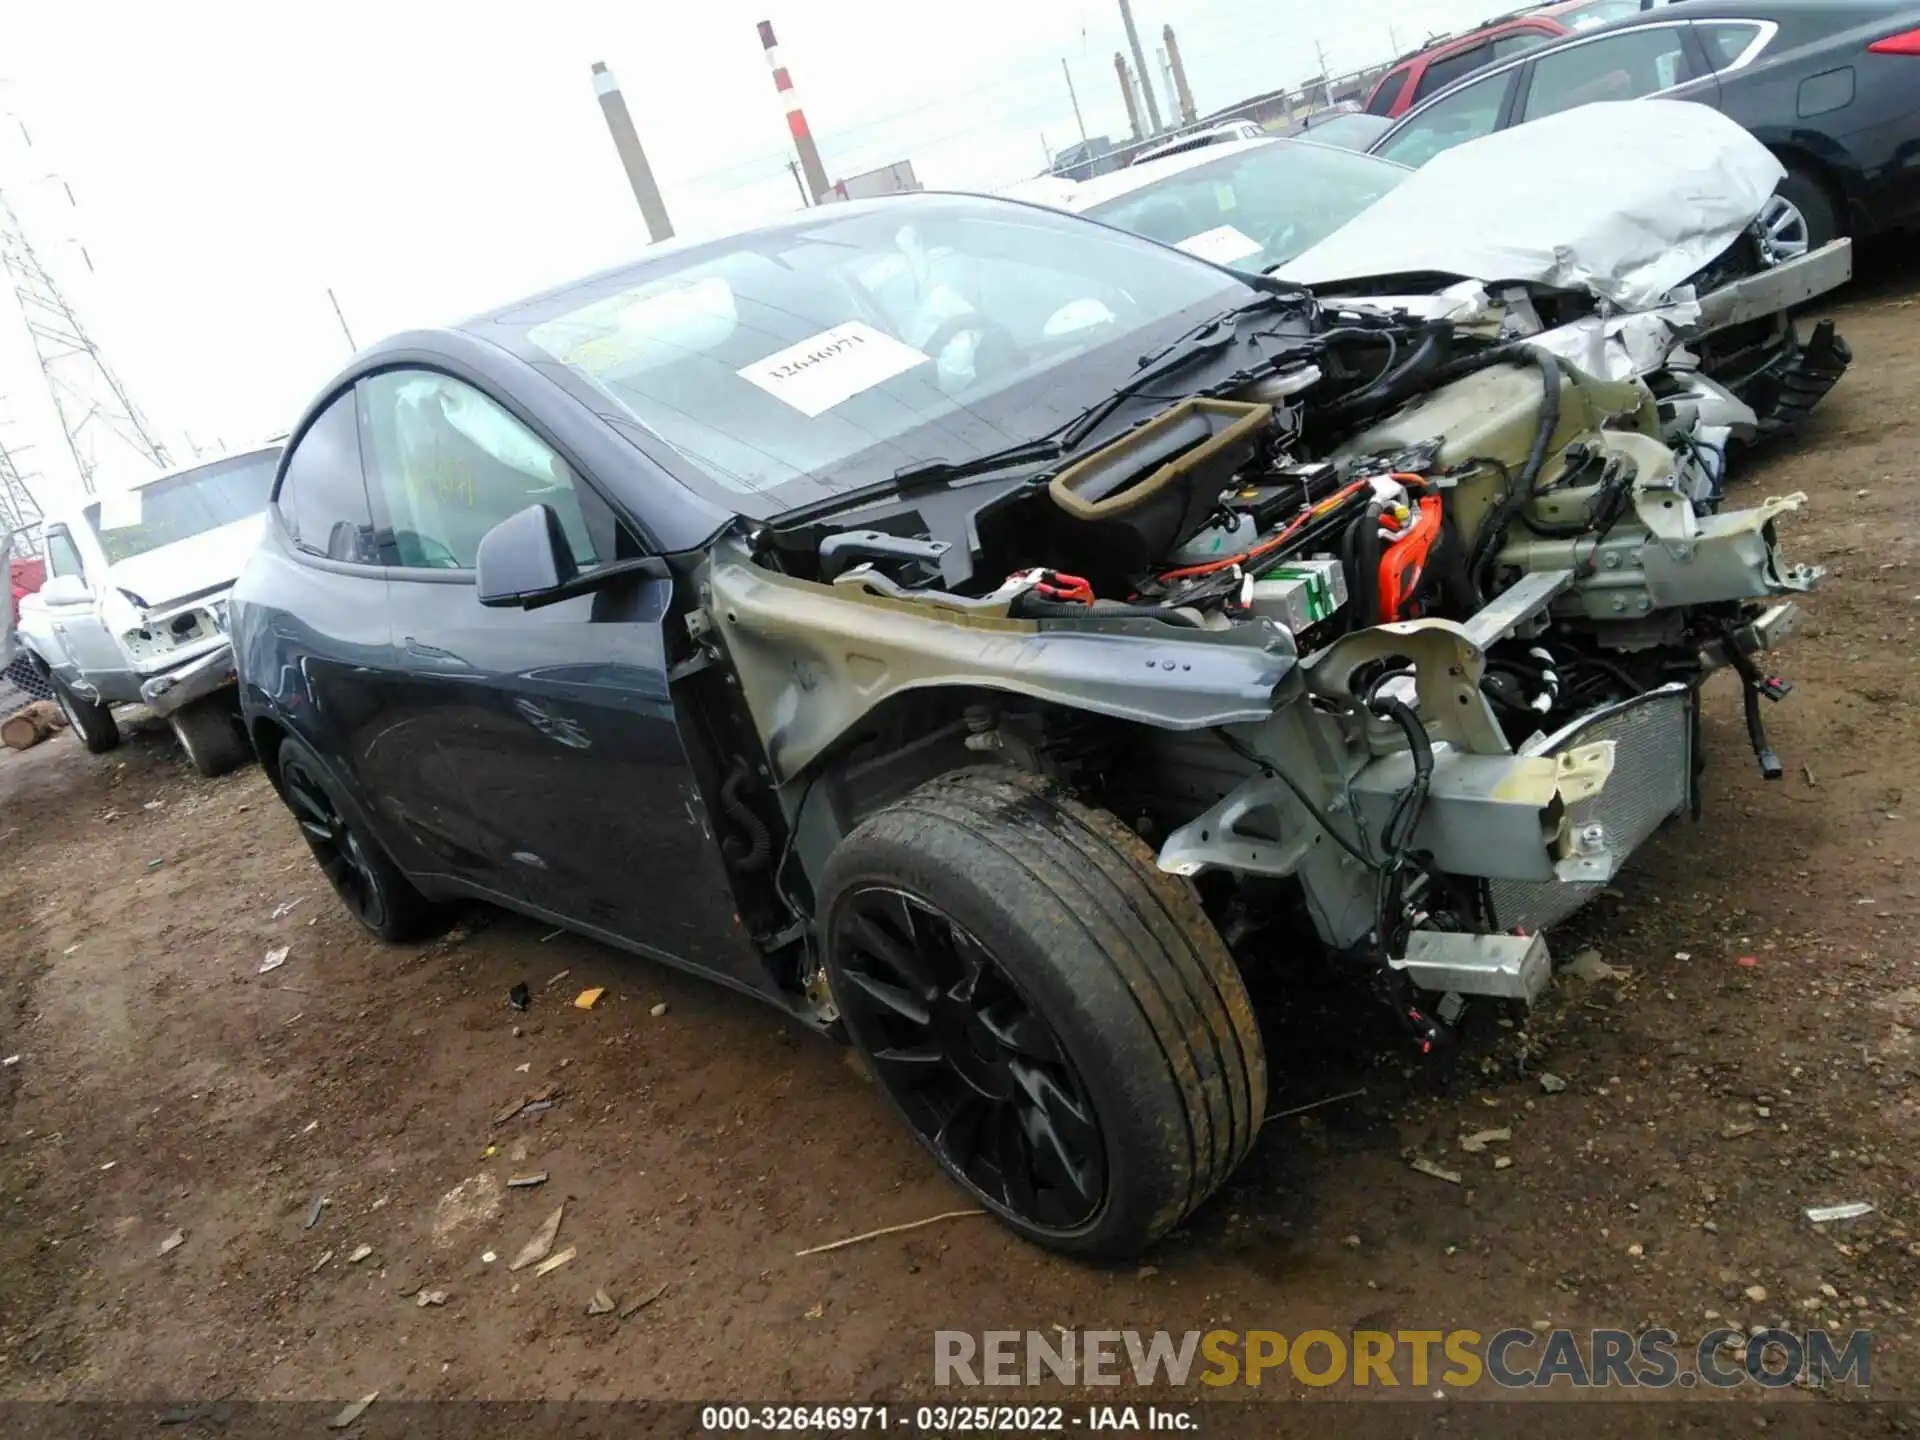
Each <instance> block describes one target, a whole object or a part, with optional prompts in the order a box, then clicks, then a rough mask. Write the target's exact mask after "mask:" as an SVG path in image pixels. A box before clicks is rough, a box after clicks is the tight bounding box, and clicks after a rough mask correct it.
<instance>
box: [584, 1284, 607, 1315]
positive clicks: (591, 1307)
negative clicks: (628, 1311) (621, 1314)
mask: <svg viewBox="0 0 1920 1440" xmlns="http://www.w3.org/2000/svg"><path fill="white" fill-rule="evenodd" d="M587 1313H588V1314H589V1315H610V1314H612V1313H613V1297H612V1296H611V1295H609V1294H607V1292H606V1291H604V1290H596V1291H594V1292H593V1298H592V1299H591V1300H589V1301H587Z"/></svg>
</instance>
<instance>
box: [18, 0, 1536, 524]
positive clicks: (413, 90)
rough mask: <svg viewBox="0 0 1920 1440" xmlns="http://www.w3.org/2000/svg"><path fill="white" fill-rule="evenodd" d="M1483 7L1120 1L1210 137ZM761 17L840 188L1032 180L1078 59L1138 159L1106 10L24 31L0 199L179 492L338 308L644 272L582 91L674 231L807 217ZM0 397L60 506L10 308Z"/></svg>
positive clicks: (248, 15)
mask: <svg viewBox="0 0 1920 1440" xmlns="http://www.w3.org/2000/svg"><path fill="white" fill-rule="evenodd" d="M1498 8H1499V7H1498V5H1497V4H1495V3H1494V0H1341V3H1339V4H1337V5H1328V4H1324V3H1318V0H1135V16H1136V19H1137V22H1138V24H1139V26H1140V29H1141V32H1142V34H1141V39H1142V41H1143V43H1144V44H1145V45H1146V46H1147V49H1148V53H1149V64H1150V65H1151V64H1152V63H1153V60H1152V55H1153V52H1154V50H1156V49H1157V48H1158V44H1159V36H1160V30H1161V26H1162V25H1165V24H1172V25H1173V26H1174V28H1175V31H1176V33H1177V34H1178V36H1179V40H1180V46H1181V49H1182V51H1183V52H1184V54H1185V58H1186V63H1187V71H1188V76H1189V79H1190V81H1191V83H1192V88H1193V90H1194V95H1195V100H1196V102H1197V104H1198V105H1199V107H1200V109H1201V110H1202V111H1203V112H1205V111H1208V110H1212V109H1217V108H1219V107H1222V106H1225V105H1229V104H1231V103H1233V102H1235V101H1237V100H1239V99H1242V98H1244V97H1246V96H1248V95H1250V94H1254V93H1258V92H1260V91H1263V90H1271V89H1278V88H1281V87H1283V86H1289V85H1293V84H1296V83H1298V82H1299V81H1300V80H1302V79H1303V78H1305V77H1307V76H1309V75H1311V74H1313V73H1315V72H1316V71H1317V70H1318V68H1319V62H1318V60H1317V58H1316V54H1315V44H1316V42H1317V43H1319V44H1321V45H1323V46H1324V47H1325V49H1326V53H1327V60H1328V63H1329V66H1330V68H1331V69H1332V70H1334V71H1335V72H1339V71H1342V70H1349V69H1356V68H1358V67H1360V66H1361V65H1364V64H1367V63H1371V62H1373V61H1376V60H1379V59H1381V58H1384V57H1385V56H1386V55H1387V54H1388V53H1389V52H1390V47H1391V46H1392V45H1393V44H1394V43H1395V42H1396V41H1397V42H1398V44H1399V45H1401V46H1402V47H1403V48H1404V47H1409V46H1411V45H1413V44H1415V43H1417V42H1418V41H1419V40H1421V39H1422V38H1423V37H1424V36H1425V34H1426V33H1427V32H1428V31H1429V30H1435V29H1452V28H1459V27H1460V26H1462V25H1465V24H1468V23H1471V22H1473V21H1474V20H1476V19H1478V18H1481V16H1482V15H1483V14H1484V13H1486V12H1489V11H1492V10H1495V9H1498ZM908 14H911V15H912V16H913V18H912V20H911V21H908V20H906V19H905V18H903V17H905V16H906V15H908ZM762 19H771V20H772V21H773V23H774V26H775V28H776V30H777V31H778V33H779V38H780V42H781V48H782V51H783V56H784V59H785V61H786V63H787V65H788V67H789V68H790V70H791V71H792V73H793V76H794V80H795V83H796V85H797V86H798V88H799V90H800V93H801V96H802V99H803V100H804V102H805V105H806V109H807V114H808V118H809V120H810V121H811V122H812V126H813V130H814V133H815V135H816V137H817V138H818V140H819V143H820V149H821V152H822V155H823V158H824V160H825V163H826V167H827V171H828V173H829V175H831V176H840V175H845V174H849V173H853V172H855V171H858V170H862V169H866V168H869V167H872V166H875V165H880V164H884V163H887V162H889V161H893V160H899V159H910V160H912V161H913V162H914V164H915V167H916V169H917V171H918V174H919V176H920V178H921V180H922V181H923V182H925V183H926V184H928V185H929V186H931V187H936V188H987V187H992V186H994V185H998V184H1006V183H1011V182H1012V181H1015V180H1017V179H1019V178H1021V177H1022V176H1025V175H1029V174H1032V173H1035V172H1037V171H1038V170H1040V169H1041V168H1042V166H1043V164H1044V160H1045V150H1044V148H1043V137H1044V142H1045V144H1046V145H1048V146H1051V147H1052V148H1054V149H1059V148H1061V147H1063V146H1065V145H1067V144H1069V143H1071V142H1073V141H1075V140H1077V139H1078V138H1079V132H1078V130H1077V128H1076V126H1075V123H1074V119H1073V111H1072V108H1071V105H1070V103H1069V101H1068V96H1067V90H1066V82H1065V80H1064V79H1063V77H1062V74H1061V67H1060V62H1061V60H1062V59H1065V60H1066V61H1067V63H1068V65H1069V66H1070V67H1071V69H1072V72H1073V77H1074V83H1075V85H1076V87H1077V89H1078V93H1079V98H1080V105H1081V109H1082V112H1083V114H1084V117H1085V121H1086V125H1087V128H1088V130H1089V131H1090V132H1091V133H1095V134H1098V133H1106V134H1110V135H1115V136H1119V135H1121V134H1123V133H1124V132H1125V128H1126V121H1125V112H1124V110H1123V109H1122V105H1121V99H1120V91H1119V87H1118V83H1117V81H1116V80H1115V78H1114V72H1113V54H1114V51H1115V50H1116V49H1118V48H1120V47H1121V46H1122V44H1123V43H1124V41H1123V36H1122V32H1121V28H1120V22H1119V14H1118V9H1117V5H1116V4H1115V0H970V3H969V4H967V5H966V6H964V7H937V8H917V7H904V6H901V5H899V4H898V3H893V0H699V3H694V4H687V5H677V4H663V3H660V0H548V3H547V4H545V5H541V6H533V5H528V4H524V3H512V4H509V3H506V0H466V3H457V0H332V3H329V4H326V5H314V6H301V7H299V8H298V9H296V8H295V7H292V6H289V5H285V4H278V5H276V4H262V3H260V0H250V3H244V4H243V3H237V0H172V3H164V4H156V3H149V0H91V3H89V0H69V3H43V4H32V5H30V4H28V3H26V0H15V3H12V4H9V5H8V6H7V7H6V14H5V18H4V19H0V81H4V83H0V188H3V189H4V190H5V192H6V194H7V195H8V197H9V198H10V199H11V200H12V201H13V203H14V205H15V207H16V209H18V210H19V212H20V213H21V215H22V217H23V218H24V219H25V221H26V222H27V225H28V227H29V229H30V232H31V234H32V237H33V239H34V242H35V244H36V246H37V247H38V249H39V250H40V251H41V252H42V255H43V258H44V259H45V260H47V262H48V263H49V266H50V268H52V269H54V270H55V272H56V274H57V276H58V278H59V279H60V281H61V283H62V284H63V286H64V287H65V288H66V289H67V291H68V293H69V298H71V299H72V300H73V302H74V304H75V306H76V308H77V309H79V310H80V311H81V312H82V316H83V319H84V320H85V322H86V323H87V325H88V326H89V328H90V329H91V330H92V331H93V333H94V336H95V338H96V339H97V340H98V341H99V342H100V343H101V345H102V346H103V347H104V348H105V349H106V351H107V353H108V356H109V358H110V360H111V362H112V364H113V365H114V367H115V369H116V370H117V371H118V373H119V375H120V378H121V380H122V381H123V382H124V383H125V385H126V387H127V389H128V390H129V392H130V393H131V394H132V395H133V397H134V399H135V401H136V403H137V404H138V405H139V406H140V408H141V409H142V410H143V411H144V412H145V414H146V416H147V418H148V419H149V421H150V422H151V423H152V426H153V428H154V429H155V431H156V432H157V433H158V435H159V437H160V438H161V440H162V442H163V443H164V444H165V445H166V446H167V447H168V448H169V449H170V450H171V451H172V452H173V455H174V458H175V459H176V461H182V460H185V459H188V458H191V454H192V452H191V451H190V450H189V448H188V443H189V437H190V439H191V441H192V442H193V443H194V444H197V445H199V446H200V447H202V448H204V449H206V450H208V451H211V450H212V449H214V448H215V447H216V446H217V445H218V444H221V443H224V444H225V445H226V446H228V447H229V448H233V447H239V446H243V445H246V444H250V443H254V442H256V441H259V440H261V439H264V438H266V437H267V436H269V435H272V434H274V433H276V432H279V431H283V430H285V429H286V428H287V427H288V426H289V425H290V424H291V423H292V422H293V420H294V419H295V417H296V416H297V414H298V412H299V410H300V408H301V406H302V405H303V404H304V402H305V401H306V400H307V399H308V398H310V396H311V394H312V392H313V391H314V390H315V389H316V388H317V386H318V385H319V384H320V383H322V382H323V381H324V380H325V378H326V376H327V375H328V374H329V373H330V372H331V371H332V370H333V369H334V368H336V367H337V366H339V365H340V364H342V363H343V362H344V361H345V360H346V359H347V358H348V355H349V353H350V351H349V349H348V345H347V342H346V339H345V337H344V336H343V335H342V334H341V330H340V324H339V322H338V321H337V320H336V319H335V317H334V313H333V310H332V307H331V306H330V305H329V303H328V300H327V293H326V292H327V287H329V286H331V287H333V289H334V291H335V293H336V294H337V295H338V297H339V300H340V304H341V306H342V308H343V309H344V311H345V314H346V318H347V321H348V323H349V325H350V326H351V328H352V332H353V338H354V339H355V340H356V341H357V342H358V343H360V344H362V345H365V344H368V343H370V342H371V341H373V340H376V339H378V338H380V337H381V336H383V335H387V334H391V333H393V332H394V331H397V330H401V329H406V328H409V327H412V326H416V325H432V324H437V323H444V322H448V321H452V320H457V319H459V318H461V317H463V316H465V315H468V314H471V313H473V312H475V311H477V310H481V309H484V308H486V307H488V306H491V305H494V304H496V303H500V302H503V301H507V300H511V299H513V298H515V297H516V296H518V295H521V294H524V293H527V292H529V291H532V290H535V289H538V288H540V287H542V286H545V285H548V284H551V283H555V282H558V281H561V280H565V279H567V278H569V277H571V276H574V275H578V274H581V273H583V272H586V271H589V270H592V269H595V268H598V267H601V266H604V265H608V264H612V263H615V262H617V261H619V260H621V259H622V258H624V257H628V256H631V255H633V254H635V253H636V252H637V251H638V250H639V249H640V248H641V247H643V246H644V244H645V243H646V232H645V229H644V227H643V225H642V224H641V221H640V217H639V213H638V210H637V209H636V207H635V205H634V203H633V199H632V195H631V193H630V192H629V191H628V189H627V187H626V182H625V179H624V177H623V175H622V174H621V171H620V169H619V165H618V162H617V160H616V158H615V156H614V153H613V149H612V144H611V142H610V141H609V139H608V138H607V133H606V129H605V125H604V123H603V121H602V119H601V115H600V110H599V107H598V105H597V104H596V102H595V99H594V94H593V89H592V84H591V81H590V78H589V67H590V66H591V64H592V62H594V61H596V60H604V61H605V62H607V64H608V65H609V66H611V67H612V69H613V71H614V73H615V75H616V76H617V77H618V78H619V80H620V83H621V85H622V87H623V89H624V91H625V93H626V97H627V103H628V106H629V107H630V108H631V110H632V112H633V116H634V120H635V123H636V125H637V127H638V129H639V132H640V136H641V139H642V142H643V143H644V145H645V146H646V148H647V151H648V156H649V159H650V160H651V162H652V164H653V166H654V170H655V173H656V175H657V176H658V177H659V179H660V182H661V187H662V189H663V191H664V193H665V197H666V202H667V206H668V209H669V211H670V212H671V214H672V217H673V219H674V222H675V224H676V226H677V227H678V228H679V230H680V231H681V232H683V233H687V232H703V231H706V232H711V231H714V230H720V229H725V228H730V227H734V226H738V225H741V224H745V223H749V222H751V221H753V220H755V219H757V218H761V217H764V216H767V215H771V214H778V213H780V212H782V211H787V210H791V209H794V208H795V207H797V205H798V204H799V196H798V192H797V190H796V189H795V187H794V182H793V180H792V178H791V176H790V175H789V174H788V171H787V160H788V159H789V158H790V150H789V147H788V145H787V143H786V138H787V137H786V128H785V125H784V123H783V121H782V118H781V110H780V104H779V101H778V98H777V97H776V95H775V93H774V89H773V85H772V81H771V79H770V77H769V75H768V73H767V67H766V63H765V60H764V58H763V56H762V55H761V52H760V48H759V41H758V38H757V36H756V34H755V30H754V26H755V22H756V21H759V20H762ZM1162 106H1163V110H1164V109H1165V108H1166V107H1165V101H1164V100H1163V101H1162ZM23 124H24V127H25V134H26V135H27V136H30V137H31V142H32V143H31V146H28V145H27V144H25V143H24V142H23V135H22V129H21V126H22V125H23ZM50 175H52V176H58V177H60V178H61V179H63V180H64V181H65V182H67V184H68V185H70V186H71V188H72V192H73V195H74V197H75V200H76V201H77V204H73V205H70V204H69V203H68V200H67V193H66V189H65V188H64V187H63V186H62V185H61V184H59V183H58V182H57V181H53V180H49V179H47V178H46V177H48V176H50ZM83 246H84V256H83V253H82V247H83ZM88 261H90V262H91V266H92V269H91V270H89V269H88V265H87V262H88ZM0 395H4V396H5V397H6V398H5V399H4V400H0V424H4V426H5V428H4V429H0V442H4V443H6V444H7V445H8V446H9V448H11V449H15V450H19V449H21V448H23V447H30V448H26V451H25V454H24V455H23V456H21V468H22V469H23V470H26V471H28V472H30V473H31V472H38V476H39V478H38V479H37V480H36V481H35V482H34V484H35V489H36V491H37V492H38V493H39V494H40V497H41V500H42V503H43V505H52V504H54V503H57V502H58V501H59V500H60V498H61V497H62V496H63V495H64V494H65V493H68V487H70V486H71V485H72V484H73V466H72V462H71V460H70V458H69V457H68V455H67V453H66V448H65V445H64V442H63V441H62V438H61V434H60V431H59V430H58V428H57V427H56V426H55V424H54V420H53V415H52V411H51V409H50V407H49V405H48V403H47V401H46V396H45V389H44V386H43V385H42V383H41V379H40V375H39V372H38V370H37V369H36V368H35V367H34V364H33V357H32V351H31V349H30V348H29V347H28V342H27V339H26V334H25V330H24V327H23V326H22V325H21V323H20V319H19V316H18V313H17V310H16V309H15V307H14V306H13V305H12V303H11V298H10V296H5V295H0ZM115 458H116V463H115V464H112V465H109V467H108V469H109V470H113V471H116V472H117V473H120V474H125V473H126V472H127V471H128V470H129V469H130V468H132V467H133V465H134V462H133V461H132V460H131V458H130V457H115ZM112 478H113V477H112V475H109V476H107V477H106V479H105V480H104V481H103V488H104V486H105V485H110V484H111V483H112Z"/></svg>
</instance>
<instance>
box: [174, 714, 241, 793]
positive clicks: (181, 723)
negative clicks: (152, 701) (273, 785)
mask: <svg viewBox="0 0 1920 1440" xmlns="http://www.w3.org/2000/svg"><path fill="white" fill-rule="evenodd" d="M167 723H168V724H169V725H171V726H172V727H173V736H174V739H176V740H178V741H179V742H180V748H181V749H182V750H184V751H186V752H187V759H188V760H190V761H192V762H193V768H194V769H196V770H198V771H199V772H200V773H201V774H202V775H208V776H212V775H224V774H226V773H227V772H228V771H229V770H237V769H239V768H240V767H241V766H242V765H244V764H246V763H247V761H248V760H249V759H250V758H251V757H252V755H253V747H252V746H251V745H249V744H248V743H247V736H246V732H245V731H244V730H242V729H241V728H240V713H239V711H238V710H236V709H235V708H234V703H233V697H232V696H231V695H230V694H229V695H209V696H207V697H206V698H205V699H203V700H196V701H194V702H193V703H192V704H191V705H186V706H183V707H182V708H180V709H178V710H176V711H174V712H173V714H171V715H169V716H168V717H167Z"/></svg>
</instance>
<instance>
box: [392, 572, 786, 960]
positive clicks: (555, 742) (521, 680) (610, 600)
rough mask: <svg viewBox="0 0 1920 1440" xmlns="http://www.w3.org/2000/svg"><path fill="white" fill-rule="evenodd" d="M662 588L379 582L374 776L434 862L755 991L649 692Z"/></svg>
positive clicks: (660, 676)
mask: <svg viewBox="0 0 1920 1440" xmlns="http://www.w3.org/2000/svg"><path fill="white" fill-rule="evenodd" d="M671 595H672V586H671V584H670V583H669V582H667V581H664V580H654V581H647V580H635V581H632V582H629V583H628V584H625V585H621V586H615V587H612V588H610V589H609V590H607V591H603V592H601V593H599V594H597V595H592V596H582V597H580V598H578V599H575V600H569V601H565V602H563V603H561V604H558V605H551V606H547V607H544V608H542V609H537V610H518V609H504V610H493V609H487V608H484V607H482V606H481V605H480V604H479V602H478V601H477V600H476V599H475V597H474V592H473V588H472V587H471V586H470V585H466V584H432V583H415V582H408V581H404V580H396V581H395V582H394V585H393V627H394V645H395V652H394V653H395V659H396V668H395V671H394V673H393V674H392V676H391V677H390V679H389V680H388V681H387V683H386V684H385V685H384V686H383V689H384V690H385V692H386V693H385V706H384V708H385V710H386V714H387V721H386V725H385V727H384V731H383V734H382V736H381V739H380V741H379V744H378V747H377V748H378V753H377V755H376V756H375V757H373V760H372V765H373V772H374V774H375V776H376V777H377V778H376V781H375V785H374V788H375V790H376V791H377V793H378V794H379V796H380V800H379V803H380V805H381V807H382V811H383V815H384V818H385V819H386V821H387V823H388V824H390V825H391V826H393V827H394V828H395V829H396V830H400V831H404V832H405V834H406V835H407V837H408V840H409V842H410V844H411V845H412V846H417V847H418V848H419V850H420V851H422V852H424V853H425V854H427V855H430V856H431V857H432V858H433V862H434V863H435V864H436V866H437V867H440V868H441V869H442V870H443V873H445V874H447V875H449V876H451V877H453V878H455V879H457V880H460V881H462V882H464V883H466V884H468V885H472V886H478V887H481V888H484V889H486V890H489V891H491V892H493V893H495V894H497V895H500V896H501V897H503V898H505V899H508V900H511V901H515V902H518V903H521V904H524V905H528V906H532V907H535V908H538V909H540V910H543V911H546V912H549V913H553V914H558V915H562V916H565V917H566V918H568V919H570V920H574V921H578V922H580V923H582V924H587V925H592V926H594V927H596V928H599V929H603V930H613V931H617V932H618V933H620V934H623V935H626V936H629V937H631V938H632V939H633V940H634V941H636V942H638V943H640V944H642V945H644V946H646V947H648V948H650V949H653V950H656V951H659V952H661V953H663V954H666V955H669V956H672V957H673V958H675V959H678V960H681V961H683V962H685V963H688V964H691V965H696V966H699V967H700V968H702V969H708V970H714V971H718V972H720V973H722V974H726V975H730V976H732V977H734V978H736V979H739V980H743V981H746V982H747V983H750V984H754V985H756V986H760V985H763V984H764V971H763V969H762V967H761V966H760V965H759V962H758V958H757V954H756V953H755V952H754V951H753V950H752V947H751V946H750V945H749V944H748V943H747V942H746V940H745V939H744V938H743V936H742V934H741V931H740V927H739V926H738V924H737V923H736V921H735V919H734V903H733V895H732V890H731V886H730V884H729V882H728V879H727V876H726V873H725V870H724V869H723V867H722V865H721V862H720V859H719V855H718V853H717V851H716V850H715V848H714V846H713V843H712V841H711V840H710V838H709V836H708V826H707V823H706V814H705V806H704V803H703V801H702V799H701V796H700V794H699V792H698V790H697V788H696V786H695V784H694V781H693V772H692V770H691V768H690V767H689V765H688V761H687V757H686V753H685V751H684V750H683V748H682V745H681V740H680V733H679V730H678V727H677V725H676V723H675V720H674V712H673V704H672V701H671V698H670V696H669V694H668V690H667V659H666V653H665V645H664V634H663V626H664V625H665V624H666V623H667V622H668V620H669V618H670V612H669V609H668V606H669V605H670V602H671Z"/></svg>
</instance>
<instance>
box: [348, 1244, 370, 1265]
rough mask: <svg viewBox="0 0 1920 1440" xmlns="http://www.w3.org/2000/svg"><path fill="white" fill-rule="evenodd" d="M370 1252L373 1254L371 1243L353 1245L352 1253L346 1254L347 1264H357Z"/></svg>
mask: <svg viewBox="0 0 1920 1440" xmlns="http://www.w3.org/2000/svg"><path fill="white" fill-rule="evenodd" d="M371 1254H373V1247H372V1246H371V1245H356V1246H354V1247H353V1253H352V1254H351V1255H349V1256H347V1264H349V1265H358V1264H359V1263H360V1262H361V1261H362V1260H364V1259H366V1258H367V1257H368V1256H369V1255H371Z"/></svg>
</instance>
